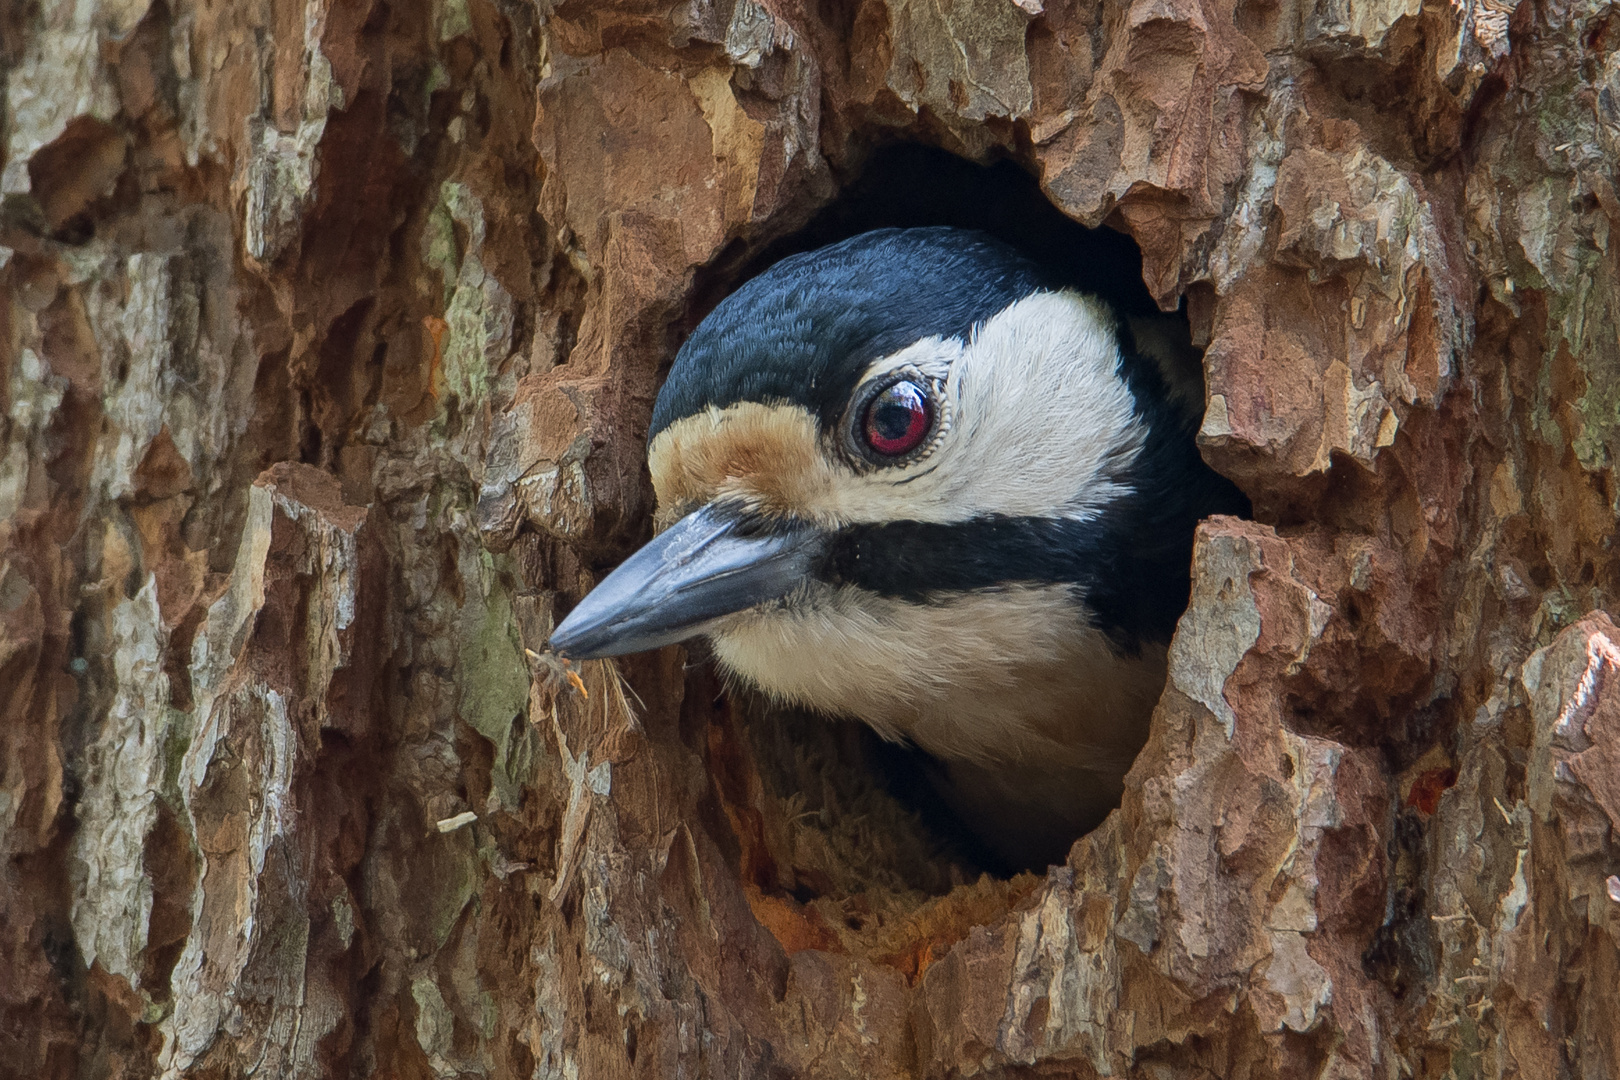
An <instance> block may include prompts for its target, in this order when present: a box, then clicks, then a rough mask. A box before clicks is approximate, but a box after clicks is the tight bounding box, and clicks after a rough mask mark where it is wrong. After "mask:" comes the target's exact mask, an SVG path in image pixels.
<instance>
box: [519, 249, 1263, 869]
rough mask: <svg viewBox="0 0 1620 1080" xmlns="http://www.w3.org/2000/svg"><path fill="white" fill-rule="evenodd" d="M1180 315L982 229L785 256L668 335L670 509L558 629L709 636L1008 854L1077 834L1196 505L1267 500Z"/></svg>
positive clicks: (1027, 859) (1180, 582) (1147, 700)
mask: <svg viewBox="0 0 1620 1080" xmlns="http://www.w3.org/2000/svg"><path fill="white" fill-rule="evenodd" d="M1168 318H1170V319H1171V320H1174V316H1170V317H1168ZM1180 326H1181V327H1182V330H1181V335H1180V337H1181V339H1182V340H1180V341H1179V342H1178V341H1177V340H1176V337H1175V335H1174V334H1169V335H1167V334H1166V333H1165V332H1164V327H1165V319H1157V320H1155V319H1152V318H1142V317H1138V316H1137V315H1132V314H1127V313H1125V312H1123V311H1122V310H1121V309H1120V308H1119V307H1118V306H1117V305H1114V304H1111V303H1110V302H1108V301H1107V300H1105V299H1103V298H1100V297H1099V296H1096V295H1091V294H1087V293H1084V292H1081V291H1079V290H1077V289H1075V288H1074V287H1072V286H1071V285H1070V284H1068V283H1067V282H1066V281H1065V280H1064V278H1063V276H1062V275H1061V274H1060V273H1056V272H1054V271H1052V270H1051V269H1050V268H1049V267H1047V266H1045V265H1042V264H1039V263H1037V262H1035V261H1034V260H1032V259H1031V258H1029V257H1027V256H1026V255H1024V254H1022V253H1021V252H1020V250H1018V249H1016V248H1014V247H1012V246H1011V245H1009V244H1007V243H1005V242H1003V241H1001V240H999V239H996V238H994V237H992V236H991V235H988V234H986V233H984V232H980V231H975V230H970V229H963V228H957V227H949V226H933V227H918V228H886V229H877V230H873V231H869V232H863V233H860V234H858V235H855V236H853V237H850V238H848V239H845V240H843V241H841V242H838V243H834V244H831V245H829V246H825V247H821V248H818V249H816V250H812V251H808V252H803V253H801V254H797V255H794V256H791V257H788V258H786V259H783V260H782V261H780V262H778V263H776V264H775V265H774V266H771V267H770V268H768V269H767V270H765V271H764V272H763V273H760V274H759V275H757V276H755V277H753V278H751V279H750V280H748V281H747V282H745V283H744V284H743V285H742V286H741V287H740V288H738V289H737V290H736V291H735V292H733V293H732V294H731V295H729V296H728V297H726V298H725V299H724V300H723V301H721V302H720V303H719V304H718V305H717V306H716V307H715V308H714V309H713V311H711V312H710V313H709V314H708V315H707V316H706V317H705V318H703V319H702V320H701V321H700V322H699V324H698V325H697V326H696V328H695V329H694V330H693V331H692V333H691V334H690V335H689V336H688V337H687V338H686V340H685V342H684V343H683V344H682V345H681V347H680V348H679V350H678V351H677V353H676V356H675V359H674V361H673V363H672V365H671V367H670V370H669V374H668V376H667V378H666V380H665V382H664V383H663V386H662V388H661V390H660V392H659V394H658V396H657V399H656V401H655V403H654V407H653V411H652V416H651V421H650V424H649V428H648V451H647V462H648V470H649V472H650V474H651V479H652V485H653V489H654V493H655V495H656V506H657V509H656V512H655V515H654V525H655V528H656V530H657V531H656V533H655V536H654V538H653V539H652V540H651V541H650V542H649V543H647V544H646V545H645V546H643V547H641V548H640V549H638V550H637V551H635V552H634V553H633V554H631V555H630V557H629V558H628V559H626V560H625V561H624V562H623V563H622V564H621V565H620V566H618V567H617V568H616V569H614V570H613V571H612V572H611V573H609V574H608V575H607V576H606V577H605V578H604V579H603V580H602V581H601V582H600V583H598V584H597V586H596V587H595V588H594V589H592V590H591V591H590V592H589V593H588V594H587V595H586V596H585V597H584V598H583V599H582V600H581V601H580V602H579V603H578V604H577V605H576V606H575V607H574V608H573V609H572V610H571V611H570V612H569V613H568V615H567V616H566V618H564V619H563V621H562V622H561V623H560V624H559V625H557V627H556V628H555V630H554V632H553V633H552V635H551V638H550V641H549V647H550V648H551V649H552V650H554V651H555V652H556V653H557V654H559V655H562V656H565V657H567V658H569V659H570V660H571V661H572V660H591V659H599V658H605V657H612V656H620V655H626V654H630V653H635V652H640V651H643V650H649V649H656V648H660V647H662V646H666V645H670V644H674V643H677V642H683V641H687V640H689V639H693V638H699V637H701V638H705V639H707V641H708V644H709V648H710V651H711V655H712V657H713V658H714V660H715V661H716V662H717V664H718V666H719V667H720V669H721V670H722V672H723V673H724V675H725V677H726V678H727V679H728V680H730V681H731V682H732V683H734V684H736V685H740V686H743V687H747V688H750V689H752V690H755V691H758V692H760V693H762V694H763V695H764V696H765V697H766V698H767V699H769V700H772V701H775V702H778V703H781V704H783V705H789V706H795V707H801V708H806V709H808V710H811V711H813V712H818V713H822V714H826V715H828V716H833V717H841V718H852V719H856V720H860V721H864V722H865V723H866V724H868V725H870V727H871V728H873V729H874V730H875V731H876V732H877V733H878V734H879V735H880V736H882V737H883V738H884V739H887V740H890V741H893V742H897V743H902V744H905V745H907V746H909V747H912V748H914V749H915V750H917V751H920V752H921V756H922V758H923V760H924V761H926V762H927V769H928V771H929V775H930V779H931V782H932V783H933V784H934V785H935V787H936V788H937V790H938V792H939V794H940V796H941V797H942V798H943V800H944V802H945V804H946V805H947V806H948V807H949V808H950V810H951V811H952V812H953V813H954V814H955V815H956V816H957V817H958V818H959V819H960V822H961V823H962V824H963V825H965V826H966V827H967V828H968V830H969V831H970V832H971V833H972V834H973V835H974V836H976V837H977V838H978V840H979V841H980V842H982V844H983V845H984V846H985V849H986V850H988V851H990V852H992V853H993V854H994V856H995V857H997V858H999V859H1001V860H1003V861H1004V863H1005V865H1009V866H1015V867H1031V868H1039V867H1041V866H1042V864H1043V863H1052V862H1061V861H1062V860H1063V858H1064V857H1065V854H1066V852H1067V851H1068V850H1069V847H1070V845H1071V844H1072V842H1073V841H1074V840H1075V839H1076V838H1078V837H1079V836H1080V835H1082V834H1083V833H1085V832H1086V831H1089V830H1090V829H1092V828H1094V827H1095V826H1096V825H1097V824H1098V823H1099V822H1100V821H1101V820H1102V819H1103V818H1104V817H1105V816H1106V815H1107V813H1108V812H1109V811H1110V810H1112V809H1113V808H1114V807H1115V806H1116V805H1118V803H1119V800H1120V798H1121V793H1122V791H1123V778H1124V775H1125V773H1126V771H1127V770H1128V769H1129V767H1130V765H1131V763H1132V761H1133V760H1134V759H1135V757H1136V754H1137V752H1138V750H1139V749H1140V748H1141V747H1142V745H1143V743H1144V741H1145V739H1146V733H1147V728H1148V722H1149V718H1150V716H1151V713H1152V711H1153V708H1154V706H1155V703H1156V702H1157V700H1158V698H1159V697H1160V695H1161V693H1162V690H1163V686H1164V682H1165V679H1166V671H1167V647H1168V643H1169V641H1170V638H1171V635H1172V634H1173V632H1174V630H1175V627H1176V624H1177V621H1178V619H1179V617H1180V616H1181V614H1182V612H1183V611H1184V609H1185V608H1186V605H1187V603H1188V596H1189V590H1190V576H1191V569H1190V566H1191V556H1192V544H1193V536H1194V532H1195V529H1196V526H1197V523H1198V522H1199V520H1201V519H1203V518H1205V517H1208V516H1211V515H1213V514H1238V515H1242V514H1245V513H1246V512H1247V510H1248V503H1247V500H1246V499H1245V497H1244V496H1243V494H1242V493H1241V492H1240V491H1239V489H1238V488H1237V487H1236V486H1235V485H1233V484H1232V483H1231V482H1230V481H1228V480H1227V479H1226V478H1224V477H1222V476H1221V475H1220V474H1219V473H1217V472H1215V471H1214V470H1213V469H1211V468H1210V467H1209V466H1208V465H1207V464H1206V463H1205V462H1204V460H1203V459H1202V457H1201V456H1200V454H1199V452H1198V448H1197V444H1196V432H1197V428H1198V424H1199V420H1200V415H1199V414H1200V413H1201V411H1202V408H1203V404H1204V402H1203V389H1202V373H1201V370H1200V369H1199V368H1198V365H1197V354H1196V353H1192V352H1190V350H1191V345H1190V340H1187V337H1188V335H1187V333H1186V329H1185V326H1186V324H1185V320H1184V319H1183V320H1181V321H1180ZM1189 355H1190V359H1189Z"/></svg>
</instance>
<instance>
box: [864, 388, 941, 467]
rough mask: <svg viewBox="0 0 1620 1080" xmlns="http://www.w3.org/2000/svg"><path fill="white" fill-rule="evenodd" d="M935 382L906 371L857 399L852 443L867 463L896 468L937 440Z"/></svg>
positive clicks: (938, 419)
mask: <svg viewBox="0 0 1620 1080" xmlns="http://www.w3.org/2000/svg"><path fill="white" fill-rule="evenodd" d="M937 397H938V395H937V392H936V388H935V387H934V386H933V385H932V381H931V380H929V379H927V378H925V377H923V376H922V375H921V374H919V373H915V372H910V371H903V372H899V373H897V374H896V375H895V376H893V377H891V378H889V379H887V380H886V381H884V382H881V383H879V384H877V385H876V386H875V387H874V388H873V389H872V390H871V391H869V392H868V393H866V394H863V395H862V396H861V397H860V398H859V399H857V406H856V408H854V409H853V410H851V412H852V414H853V415H852V416H851V423H850V425H849V428H848V430H849V437H850V442H851V443H852V444H853V446H854V449H855V450H856V451H857V452H858V453H859V455H860V456H861V457H862V458H864V459H865V460H866V461H868V462H870V463H872V464H877V465H897V464H903V463H905V462H907V461H910V460H913V459H915V458H916V457H918V456H919V454H920V452H921V451H925V450H926V449H927V448H928V447H930V446H932V445H933V443H934V442H935V441H936V438H935V437H936V436H937V434H938V432H939V429H940V426H941V425H940V413H941V410H940V408H939V405H938V401H937Z"/></svg>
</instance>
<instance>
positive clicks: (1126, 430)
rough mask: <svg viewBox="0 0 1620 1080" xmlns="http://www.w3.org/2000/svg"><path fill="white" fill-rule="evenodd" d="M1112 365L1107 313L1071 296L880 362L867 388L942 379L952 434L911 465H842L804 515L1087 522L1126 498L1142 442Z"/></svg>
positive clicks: (1015, 308)
mask: <svg viewBox="0 0 1620 1080" xmlns="http://www.w3.org/2000/svg"><path fill="white" fill-rule="evenodd" d="M1119 359H1120V356H1119V343H1118V338H1117V334H1116V331H1115V327H1114V321H1113V317H1112V315H1111V314H1110V313H1109V311H1108V310H1107V308H1105V307H1104V306H1103V305H1102V304H1100V303H1098V302H1097V301H1095V300H1092V299H1091V298H1089V297H1085V296H1081V295H1080V294H1078V293H1073V292H1057V293H1037V294H1035V295H1032V296H1028V297H1025V298H1024V299H1023V300H1020V301H1018V302H1016V303H1014V304H1012V305H1010V306H1009V307H1008V308H1007V309H1006V310H1004V311H1002V312H1000V313H999V314H997V315H995V316H993V317H991V318H990V319H989V320H988V321H986V322H985V324H984V325H983V326H982V327H980V328H979V331H978V333H976V334H975V335H973V337H972V339H971V340H969V341H968V342H967V343H965V344H964V343H962V342H960V341H955V340H951V339H945V338H927V339H924V340H922V341H919V342H917V343H916V344H914V345H911V346H909V347H907V348H905V349H902V350H901V351H899V352H897V353H894V354H892V355H890V356H886V357H884V358H883V359H881V360H879V361H878V362H876V363H875V364H873V365H872V367H871V368H870V369H869V370H868V372H867V374H866V377H865V378H864V379H863V380H862V382H863V385H864V384H866V383H869V382H870V381H871V380H873V379H875V378H878V377H881V376H882V375H884V374H887V373H890V372H893V371H896V370H900V369H912V370H916V371H918V372H920V373H922V374H923V375H925V376H927V377H928V378H929V379H930V380H933V381H942V382H943V384H944V387H945V394H946V398H947V400H946V401H945V402H944V403H943V404H944V409H945V410H946V412H947V415H948V416H949V418H950V423H951V429H950V431H949V432H948V433H947V434H946V435H945V437H944V438H943V439H942V440H941V441H940V444H939V445H938V447H937V448H936V449H934V450H933V451H932V452H931V453H929V454H927V455H925V456H924V457H923V458H921V459H919V460H918V461H916V462H914V463H912V464H910V465H907V466H904V467H901V468H893V469H884V468H877V469H872V470H868V471H863V472H857V471H855V470H852V469H840V470H839V472H840V473H841V474H842V475H839V476H837V478H836V480H835V482H834V483H831V484H829V485H827V486H826V488H825V489H823V491H821V492H819V493H818V494H819V495H820V497H821V498H822V499H823V500H825V503H824V505H819V506H815V507H807V508H806V510H807V511H809V513H810V516H814V517H817V518H822V519H831V520H836V521H841V522H845V523H870V522H883V521H894V520H897V519H910V520H913V521H930V522H952V521H965V520H968V519H971V518H975V517H981V516H985V515H991V514H997V515H1006V516H1010V517H1068V518H1076V519H1082V520H1083V519H1086V518H1089V517H1091V516H1093V515H1094V514H1096V512H1097V511H1098V510H1100V509H1101V508H1102V507H1103V506H1104V505H1106V504H1107V503H1108V502H1110V501H1112V500H1113V499H1114V498H1116V497H1118V496H1119V495H1121V494H1123V493H1124V492H1125V491H1126V490H1127V487H1126V485H1125V484H1123V483H1122V482H1121V481H1120V480H1119V479H1118V477H1119V476H1121V475H1122V474H1123V473H1124V472H1125V471H1126V468H1127V466H1129V464H1130V462H1131V461H1132V460H1134V459H1135V457H1136V455H1137V454H1138V453H1139V452H1140V450H1141V447H1142V443H1143V441H1144V439H1145V437H1146V434H1147V431H1146V426H1145V425H1144V424H1143V423H1142V421H1141V420H1140V419H1139V418H1138V417H1137V416H1136V412H1135V400H1134V399H1133V398H1132V396H1131V392H1130V389H1129V388H1128V387H1127V386H1126V384H1125V381H1124V379H1123V378H1122V377H1121V376H1120V374H1119Z"/></svg>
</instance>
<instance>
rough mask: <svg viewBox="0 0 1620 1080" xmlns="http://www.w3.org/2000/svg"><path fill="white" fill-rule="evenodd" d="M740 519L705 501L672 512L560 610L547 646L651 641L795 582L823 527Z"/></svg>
mask: <svg viewBox="0 0 1620 1080" xmlns="http://www.w3.org/2000/svg"><path fill="white" fill-rule="evenodd" d="M748 524H749V525H752V524H753V523H752V522H749V523H748ZM743 525H744V522H742V521H739V520H738V519H737V518H735V517H733V516H731V515H729V514H722V513H721V512H719V511H717V510H716V509H715V507H714V506H713V505H710V506H705V507H703V508H702V509H701V510H697V511H694V512H693V513H690V514H688V515H687V516H686V517H684V518H682V519H681V520H680V521H677V522H676V523H675V524H674V525H671V526H670V527H669V528H667V529H665V530H664V531H663V532H662V533H660V534H658V536H656V537H655V538H654V539H653V540H652V542H651V543H649V544H647V546H646V547H643V548H642V549H641V550H640V551H637V552H636V553H635V554H634V555H632V556H630V557H629V558H628V559H626V560H625V561H624V563H623V564H622V565H620V566H619V568H618V569H617V570H615V571H613V573H611V574H609V575H608V576H607V577H606V578H604V579H603V580H602V582H601V584H599V585H597V586H596V588H594V589H592V590H591V591H590V593H589V594H588V595H587V596H586V597H585V599H583V600H581V601H580V602H579V606H578V607H576V608H574V610H573V611H571V612H569V613H568V618H566V619H564V620H563V621H562V625H561V626H559V627H557V629H556V630H554V631H553V632H552V634H551V649H552V650H553V651H554V652H558V653H562V654H563V655H565V656H567V657H568V658H569V659H570V660H597V659H600V658H602V657H604V656H623V655H625V654H626V653H634V652H642V651H644V650H646V649H656V648H659V647H660V646H663V645H672V644H674V643H675V642H677V641H685V640H686V639H687V638H689V637H694V636H696V635H697V634H700V633H702V632H703V629H704V627H705V626H706V624H708V623H710V622H712V621H714V620H715V619H718V618H720V617H722V616H725V615H731V614H734V613H736V612H739V611H745V610H747V609H748V608H751V607H754V606H755V605H758V604H764V603H769V602H770V601H772V600H780V599H781V598H782V597H784V596H786V595H788V594H789V593H790V592H792V591H793V590H794V589H796V588H798V586H799V585H800V584H802V583H803V581H804V580H805V578H806V577H807V576H808V575H809V573H810V570H811V568H812V566H813V564H814V562H815V560H816V558H817V556H819V555H820V553H821V550H822V546H823V542H824V541H823V534H822V533H821V532H820V531H819V530H817V529H815V528H813V527H811V526H808V525H797V524H787V525H777V524H773V525H771V526H770V527H769V528H768V529H767V530H766V531H764V532H759V533H752V530H751V529H750V532H751V535H746V536H744V535H739V532H738V530H739V527H740V526H743Z"/></svg>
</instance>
